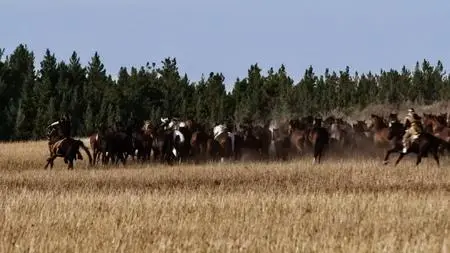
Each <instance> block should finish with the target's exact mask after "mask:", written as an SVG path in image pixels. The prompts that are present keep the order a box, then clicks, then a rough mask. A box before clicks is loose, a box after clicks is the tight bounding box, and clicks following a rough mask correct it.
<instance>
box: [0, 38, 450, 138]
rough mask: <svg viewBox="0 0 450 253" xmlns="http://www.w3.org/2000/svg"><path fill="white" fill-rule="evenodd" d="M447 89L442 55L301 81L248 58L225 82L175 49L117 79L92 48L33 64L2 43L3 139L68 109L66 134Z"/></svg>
mask: <svg viewBox="0 0 450 253" xmlns="http://www.w3.org/2000/svg"><path fill="white" fill-rule="evenodd" d="M449 98H450V78H449V76H448V75H447V74H446V73H445V71H444V67H443V65H442V63H441V62H440V61H438V62H437V63H436V65H432V64H431V63H430V62H429V61H427V60H423V62H422V63H419V62H417V63H416V66H415V68H414V69H413V70H409V69H407V68H406V67H403V68H402V69H401V70H395V69H390V70H389V71H386V70H380V72H379V73H372V72H368V73H358V72H355V73H351V72H350V68H349V67H346V68H345V69H344V70H339V71H332V70H329V69H326V70H325V73H323V74H320V75H318V74H316V73H315V72H314V69H313V68H312V67H309V68H307V69H306V70H305V71H304V73H303V77H302V78H301V80H300V81H299V82H294V80H293V79H292V78H291V77H289V75H288V74H287V73H286V69H285V66H284V65H281V66H280V67H279V68H278V69H274V68H270V69H269V70H268V71H267V72H266V73H264V72H263V71H262V69H261V68H260V67H259V66H258V64H254V65H251V66H250V68H249V69H248V74H247V76H246V77H243V78H238V79H237V80H235V81H234V86H233V88H232V90H231V91H230V92H227V91H226V89H225V77H224V76H223V75H222V73H209V75H207V76H202V78H201V79H200V80H199V81H196V82H193V81H191V80H189V78H188V76H187V74H182V73H180V72H179V70H178V66H177V61H176V58H170V57H169V58H166V59H164V60H163V61H161V62H160V64H156V63H147V64H146V65H145V66H140V67H131V68H129V69H128V68H126V67H122V68H120V70H119V73H118V77H117V78H116V80H114V79H113V78H112V77H111V75H110V74H108V73H107V71H106V69H105V67H104V64H103V63H102V60H101V57H100V55H99V54H98V53H95V54H94V55H93V56H92V58H91V59H90V61H89V62H88V64H87V66H83V65H82V64H81V63H80V58H79V56H78V55H77V53H76V52H73V53H72V55H71V57H70V59H68V61H67V62H65V61H58V60H57V58H56V56H55V54H54V53H52V52H51V51H50V50H49V49H47V50H46V52H45V55H44V57H43V60H42V61H41V62H40V66H39V68H37V67H36V66H35V55H34V53H33V52H32V51H31V50H30V49H28V47H27V46H26V45H24V44H20V45H19V46H17V48H15V50H14V51H13V52H12V53H11V54H10V55H5V50H4V49H2V50H0V119H1V121H0V139H1V140H26V139H38V138H43V137H44V136H45V133H46V127H47V125H48V124H49V123H51V122H53V121H55V120H57V119H58V118H59V117H60V115H61V114H63V113H65V112H68V113H70V115H71V116H72V125H73V129H72V134H73V135H76V136H86V135H88V134H91V133H93V132H94V131H96V130H97V128H98V127H99V126H100V124H102V123H106V124H109V125H111V124H113V123H114V122H117V121H121V122H124V123H125V124H126V123H127V122H129V121H143V120H146V119H150V120H154V121H155V120H159V119H160V118H161V117H179V118H185V119H194V120H195V121H198V122H202V123H207V124H214V123H216V122H233V123H245V122H260V123H263V122H267V120H270V119H274V118H280V117H287V118H291V117H300V116H305V115H315V114H318V113H328V112H330V111H335V110H339V111H342V112H347V113H349V112H351V111H354V110H361V109H364V108H365V107H367V106H368V105H370V104H374V103H376V104H395V105H398V104H401V103H405V102H412V103H416V104H430V103H433V102H436V101H441V100H448V99H449Z"/></svg>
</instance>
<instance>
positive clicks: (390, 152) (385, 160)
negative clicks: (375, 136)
mask: <svg viewBox="0 0 450 253" xmlns="http://www.w3.org/2000/svg"><path fill="white" fill-rule="evenodd" d="M395 150H396V148H395V147H394V148H391V149H389V150H388V151H386V155H385V156H384V160H383V163H384V164H388V162H389V156H390V155H391V154H392V153H393V152H395Z"/></svg>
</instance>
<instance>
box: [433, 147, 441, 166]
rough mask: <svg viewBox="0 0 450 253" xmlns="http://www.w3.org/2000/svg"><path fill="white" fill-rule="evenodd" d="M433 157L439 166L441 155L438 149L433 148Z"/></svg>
mask: <svg viewBox="0 0 450 253" xmlns="http://www.w3.org/2000/svg"><path fill="white" fill-rule="evenodd" d="M433 158H434V160H435V161H436V164H437V166H438V167H439V166H440V164H439V155H438V151H437V150H433Z"/></svg>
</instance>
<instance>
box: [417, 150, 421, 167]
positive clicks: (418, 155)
mask: <svg viewBox="0 0 450 253" xmlns="http://www.w3.org/2000/svg"><path fill="white" fill-rule="evenodd" d="M421 161H422V153H420V152H419V154H417V160H416V166H417V165H419V163H420V162H421Z"/></svg>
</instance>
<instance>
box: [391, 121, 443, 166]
mask: <svg viewBox="0 0 450 253" xmlns="http://www.w3.org/2000/svg"><path fill="white" fill-rule="evenodd" d="M388 130H389V131H388V139H389V140H390V142H391V148H390V149H389V150H387V151H386V155H385V158H384V161H383V162H384V164H387V163H388V160H389V155H390V154H391V153H394V152H397V153H400V155H399V157H398V158H397V161H396V162H395V166H397V164H398V163H399V162H400V160H402V159H403V157H404V156H405V155H406V154H409V153H415V154H416V155H417V159H416V166H417V165H419V164H420V163H421V161H422V158H423V157H428V154H429V153H431V154H432V155H433V158H434V160H435V161H436V164H437V165H438V166H439V153H438V150H439V146H440V145H443V146H444V147H445V148H447V149H449V150H450V143H449V142H447V141H444V140H442V139H439V138H437V137H436V136H434V135H432V134H430V133H428V132H423V133H422V134H420V135H419V136H417V137H415V138H414V140H413V141H412V143H411V145H410V146H409V148H408V150H407V152H406V153H403V152H402V149H403V144H402V138H403V135H404V133H405V130H406V129H405V126H404V125H403V124H401V123H400V122H393V123H391V124H390V125H389V127H388Z"/></svg>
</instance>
